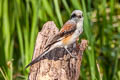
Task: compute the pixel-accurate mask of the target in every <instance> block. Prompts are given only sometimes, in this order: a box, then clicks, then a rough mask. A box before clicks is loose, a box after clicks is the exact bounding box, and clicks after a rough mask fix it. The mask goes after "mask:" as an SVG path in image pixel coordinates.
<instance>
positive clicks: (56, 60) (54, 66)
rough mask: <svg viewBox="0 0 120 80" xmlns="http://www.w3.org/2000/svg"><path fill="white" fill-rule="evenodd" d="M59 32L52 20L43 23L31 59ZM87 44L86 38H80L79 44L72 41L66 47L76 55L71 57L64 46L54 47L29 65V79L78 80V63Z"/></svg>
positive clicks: (79, 63)
mask: <svg viewBox="0 0 120 80" xmlns="http://www.w3.org/2000/svg"><path fill="white" fill-rule="evenodd" d="M58 32H59V30H58V28H57V27H56V25H55V24H54V22H53V21H48V22H47V23H46V24H44V25H43V28H42V30H41V32H39V33H38V36H37V40H36V45H35V49H34V54H33V60H34V59H35V58H36V57H37V56H39V55H40V54H41V53H42V52H43V51H44V47H45V45H46V44H47V43H48V42H49V41H50V39H51V37H52V36H53V35H55V34H57V33H58ZM86 46H87V40H82V41H81V44H79V43H77V42H76V43H74V44H73V45H71V46H70V47H69V48H68V49H69V51H70V52H71V53H72V54H73V55H76V56H77V59H76V58H73V57H71V56H70V55H69V54H68V53H67V52H66V50H65V49H64V48H56V49H54V50H52V51H50V52H49V53H48V54H46V55H45V56H44V57H43V58H42V59H41V60H40V61H39V62H38V63H35V64H34V65H32V66H31V67H30V73H29V77H28V79H29V80H78V78H79V75H80V65H81V61H82V54H83V51H84V50H85V48H86Z"/></svg>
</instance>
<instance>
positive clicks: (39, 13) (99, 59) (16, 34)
mask: <svg viewBox="0 0 120 80" xmlns="http://www.w3.org/2000/svg"><path fill="white" fill-rule="evenodd" d="M75 9H80V10H82V11H83V14H84V33H83V34H82V38H85V39H87V40H88V42H89V44H88V48H87V49H86V51H85V53H84V54H83V60H82V65H81V70H80V71H81V74H80V79H82V80H120V64H119V63H120V2H119V0H0V35H1V36H0V55H1V56H0V80H3V79H5V80H14V79H15V80H17V79H20V80H23V79H27V76H28V72H29V69H27V70H24V68H25V66H26V65H27V64H28V63H29V62H30V61H31V59H32V55H33V50H34V45H35V40H36V36H37V33H38V31H40V29H41V28H42V25H43V24H44V23H45V22H47V21H51V20H52V21H54V22H55V23H56V25H57V26H58V28H61V27H62V25H63V23H65V21H67V20H68V19H69V17H70V13H71V12H72V11H73V10H75Z"/></svg>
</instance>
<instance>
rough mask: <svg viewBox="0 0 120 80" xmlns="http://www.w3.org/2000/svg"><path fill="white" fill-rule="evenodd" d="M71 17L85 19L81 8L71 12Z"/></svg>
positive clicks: (76, 19)
mask: <svg viewBox="0 0 120 80" xmlns="http://www.w3.org/2000/svg"><path fill="white" fill-rule="evenodd" d="M71 19H72V20H75V21H76V22H79V21H83V12H82V11H81V10H74V11H73V12H72V14H71Z"/></svg>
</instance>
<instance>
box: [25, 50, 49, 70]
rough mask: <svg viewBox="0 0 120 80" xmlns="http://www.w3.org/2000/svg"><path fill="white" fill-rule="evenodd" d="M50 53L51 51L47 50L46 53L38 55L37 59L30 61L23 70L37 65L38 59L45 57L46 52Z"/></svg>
mask: <svg viewBox="0 0 120 80" xmlns="http://www.w3.org/2000/svg"><path fill="white" fill-rule="evenodd" d="M50 51H51V49H49V50H47V51H44V52H43V53H42V54H40V55H39V56H38V57H37V58H35V59H34V60H33V61H31V62H30V63H29V64H28V65H27V66H26V67H25V69H26V68H28V67H29V66H31V65H33V64H35V63H37V62H38V61H40V59H41V58H42V57H43V56H44V55H46V54H47V53H48V52H50Z"/></svg>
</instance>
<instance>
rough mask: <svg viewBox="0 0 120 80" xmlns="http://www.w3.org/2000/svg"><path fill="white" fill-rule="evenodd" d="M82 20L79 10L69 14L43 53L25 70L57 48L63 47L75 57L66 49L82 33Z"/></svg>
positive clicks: (81, 13)
mask: <svg viewBox="0 0 120 80" xmlns="http://www.w3.org/2000/svg"><path fill="white" fill-rule="evenodd" d="M83 20H84V17H83V12H82V11H81V10H74V11H73V12H72V13H71V16H70V19H69V20H68V21H67V22H66V23H65V24H64V25H63V27H62V28H61V30H60V31H59V32H58V33H57V34H56V35H55V36H53V37H52V39H51V40H50V41H49V43H48V44H47V45H46V46H45V51H44V52H43V53H41V54H40V55H39V56H38V57H37V58H35V59H34V60H32V61H31V62H30V63H29V64H28V65H27V66H26V67H25V68H27V67H29V66H31V65H33V64H35V63H37V62H39V61H40V60H41V58H42V57H43V56H45V55H46V54H47V53H49V52H50V51H51V50H53V49H55V48H57V47H63V48H64V49H65V50H66V51H67V52H68V53H69V54H70V56H72V57H75V56H74V55H73V54H71V53H70V51H69V50H68V49H67V48H68V46H69V45H71V44H73V43H75V42H76V40H77V39H78V38H79V36H80V35H81V33H82V32H83Z"/></svg>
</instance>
